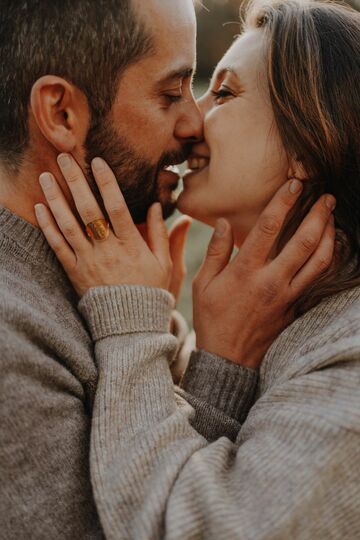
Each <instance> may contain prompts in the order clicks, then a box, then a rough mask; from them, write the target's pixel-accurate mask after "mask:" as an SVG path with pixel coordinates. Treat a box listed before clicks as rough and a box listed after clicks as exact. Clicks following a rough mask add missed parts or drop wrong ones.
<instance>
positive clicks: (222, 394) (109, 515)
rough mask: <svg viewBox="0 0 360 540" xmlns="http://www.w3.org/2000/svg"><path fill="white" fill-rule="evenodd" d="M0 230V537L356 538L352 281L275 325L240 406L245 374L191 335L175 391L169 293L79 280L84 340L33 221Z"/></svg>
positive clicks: (357, 430)
mask: <svg viewBox="0 0 360 540" xmlns="http://www.w3.org/2000/svg"><path fill="white" fill-rule="evenodd" d="M0 232H1V233H2V237H1V249H0V254H1V259H0V267H1V287H0V292H1V303H0V307H1V320H2V326H1V338H0V343H1V350H2V357H1V394H0V395H1V409H0V418H1V426H0V472H1V479H0V480H1V482H0V519H1V526H2V527H1V532H0V534H1V535H2V538H6V539H7V538H40V539H41V538H50V537H51V536H52V537H53V538H74V539H77V538H100V537H101V536H102V534H103V533H104V534H105V537H106V538H107V539H123V538H124V539H125V538H129V539H134V540H142V539H144V540H145V539H155V538H167V539H200V538H205V539H208V538H209V539H216V540H218V539H229V540H230V539H231V540H233V539H241V540H244V539H248V540H259V539H266V540H275V539H276V540H289V539H293V538H294V539H309V540H310V539H311V540H313V539H315V540H316V539H324V540H325V539H354V540H355V539H357V538H359V537H360V511H359V503H360V500H359V496H360V467H359V465H360V288H357V289H353V290H350V291H347V292H345V293H342V294H339V295H337V296H334V297H332V298H329V299H326V300H325V301H324V302H322V304H321V305H319V306H318V307H316V308H314V309H313V310H311V311H310V312H308V313H307V314H306V315H304V316H303V317H302V318H300V319H298V320H297V321H296V322H295V323H294V324H293V325H291V326H290V327H289V328H288V329H287V330H286V331H285V332H284V333H283V334H282V335H281V336H280V337H279V338H278V339H277V340H276V341H275V343H274V344H273V345H272V347H271V348H270V350H269V351H268V353H267V355H266V357H265V359H264V361H263V364H262V367H261V370H260V374H259V385H258V391H257V395H256V402H255V404H254V405H253V406H252V408H251V410H250V412H249V414H248V415H247V408H248V406H249V404H250V403H251V399H250V396H252V392H253V387H254V386H253V383H254V380H255V378H254V377H255V375H254V372H252V371H250V370H244V369H241V368H238V367H237V366H235V365H233V364H230V363H227V362H226V361H224V360H223V359H220V358H217V357H213V356H212V355H209V354H206V353H202V352H201V351H200V352H199V353H197V354H194V355H193V357H192V360H191V364H190V366H189V369H188V372H187V374H186V376H185V378H184V382H183V385H184V388H185V390H186V391H187V392H189V393H190V394H191V395H190V397H188V394H185V397H187V401H185V399H183V397H181V396H179V394H177V393H175V392H174V387H173V384H172V379H171V376H170V371H169V363H170V362H171V361H172V358H173V357H174V354H175V351H176V348H177V341H176V339H175V338H174V337H173V336H172V335H171V334H170V333H169V331H168V329H169V321H170V316H171V310H172V308H173V304H172V297H171V296H170V295H169V294H168V293H167V292H165V291H163V290H159V289H150V288H145V287H131V286H121V287H100V288H96V289H92V290H90V291H89V292H88V293H87V294H86V295H85V296H84V297H83V299H82V300H81V302H80V304H79V309H80V311H81V313H82V315H83V317H84V320H85V321H86V323H87V326H88V329H89V331H90V332H91V335H92V339H93V343H94V344H95V350H94V351H93V348H92V341H91V339H90V337H89V335H88V333H87V331H86V329H85V327H84V324H83V321H82V320H81V318H80V317H79V316H78V314H77V311H76V304H75V299H74V296H73V292H72V289H71V287H70V285H69V283H68V282H67V280H66V278H65V276H64V275H63V274H62V273H61V271H60V269H59V267H58V265H57V263H56V261H55V260H54V257H53V256H52V255H51V253H50V252H49V251H48V250H47V248H46V246H45V244H44V242H43V239H42V238H41V235H40V232H39V231H35V230H32V228H31V226H29V225H28V224H25V223H24V222H22V221H21V220H19V219H18V218H16V217H14V216H12V215H11V214H10V213H9V212H7V211H3V212H2V213H0ZM94 359H95V362H96V366H97V369H98V384H97V386H96V382H97V373H96V369H95V365H94V363H93V360H94ZM244 381H245V383H244ZM250 383H251V384H250ZM95 389H96V390H95ZM94 395H95V399H94V400H93V398H94ZM189 402H191V403H192V405H193V406H191V405H189ZM207 404H209V405H207ZM239 404H240V405H239ZM194 407H195V409H194ZM207 407H208V408H207ZM206 411H208V412H209V414H206ZM90 422H91V432H90ZM241 423H243V424H242V426H241V425H240V424H241ZM237 429H239V432H238V434H236V431H237ZM204 435H205V436H204ZM221 435H223V436H221ZM89 437H90V460H89V461H90V473H91V483H90V478H89V473H88V452H87V450H88V443H89ZM231 439H234V442H232V440H231ZM92 495H94V500H93V498H92ZM94 501H95V502H94ZM98 516H99V518H100V522H101V527H102V530H101V528H100V526H99V522H98ZM102 531H103V533H102Z"/></svg>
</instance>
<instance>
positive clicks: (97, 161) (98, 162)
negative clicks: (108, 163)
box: [92, 157, 105, 172]
mask: <svg viewBox="0 0 360 540" xmlns="http://www.w3.org/2000/svg"><path fill="white" fill-rule="evenodd" d="M92 166H93V168H94V170H95V171H96V172H101V171H103V170H104V168H105V164H104V160H103V159H101V158H98V157H96V158H94V159H93V160H92Z"/></svg>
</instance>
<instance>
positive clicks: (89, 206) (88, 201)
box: [57, 154, 104, 225]
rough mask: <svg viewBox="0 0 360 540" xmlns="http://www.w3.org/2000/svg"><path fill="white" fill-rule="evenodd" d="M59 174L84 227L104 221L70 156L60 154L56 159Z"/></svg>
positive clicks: (86, 184) (81, 174)
mask: <svg viewBox="0 0 360 540" xmlns="http://www.w3.org/2000/svg"><path fill="white" fill-rule="evenodd" d="M57 162H58V165H59V167H60V170H61V173H62V175H63V177H64V178H65V180H66V183H67V185H68V186H69V189H70V191H71V195H72V197H73V199H74V203H75V206H76V208H77V211H78V212H79V215H80V217H81V219H82V221H83V223H84V224H85V225H88V224H89V223H91V222H93V221H96V220H98V219H104V214H103V212H102V211H101V209H100V206H99V205H98V203H97V201H96V199H95V196H94V194H93V192H92V191H91V189H90V186H89V184H88V181H87V180H86V178H85V176H84V173H83V171H82V170H81V168H80V166H79V165H78V164H77V163H76V161H75V159H74V158H73V157H72V156H71V155H70V154H60V155H59V156H58V158H57Z"/></svg>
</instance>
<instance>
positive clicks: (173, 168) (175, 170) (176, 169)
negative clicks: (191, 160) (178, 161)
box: [164, 165, 180, 174]
mask: <svg viewBox="0 0 360 540" xmlns="http://www.w3.org/2000/svg"><path fill="white" fill-rule="evenodd" d="M164 171H169V172H173V173H175V174H179V173H180V169H179V167H178V166H177V165H168V166H167V167H164Z"/></svg>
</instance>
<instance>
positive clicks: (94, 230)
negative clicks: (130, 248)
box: [86, 219, 110, 241]
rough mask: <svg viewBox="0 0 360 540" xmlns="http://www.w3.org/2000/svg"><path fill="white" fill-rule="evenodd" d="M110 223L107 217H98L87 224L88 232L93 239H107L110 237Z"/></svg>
mask: <svg viewBox="0 0 360 540" xmlns="http://www.w3.org/2000/svg"><path fill="white" fill-rule="evenodd" d="M109 233H110V225H109V223H108V222H107V221H105V219H96V220H95V221H92V222H91V223H88V224H87V225H86V234H87V235H88V237H89V238H91V240H97V241H101V240H106V239H107V238H108V237H109Z"/></svg>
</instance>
